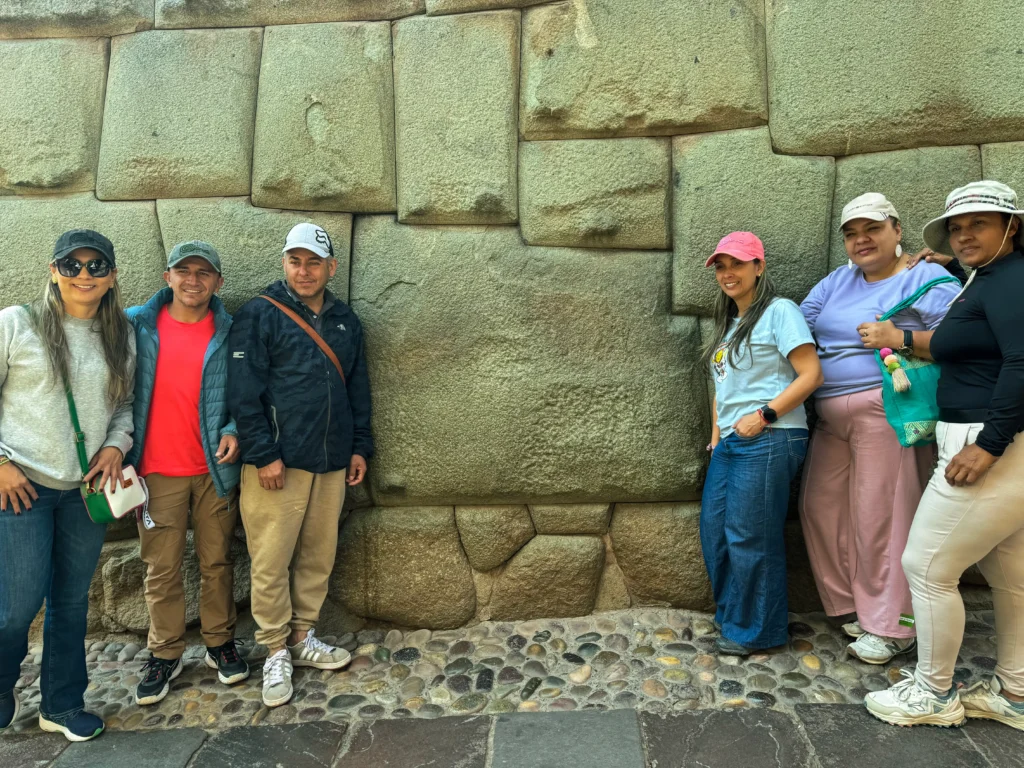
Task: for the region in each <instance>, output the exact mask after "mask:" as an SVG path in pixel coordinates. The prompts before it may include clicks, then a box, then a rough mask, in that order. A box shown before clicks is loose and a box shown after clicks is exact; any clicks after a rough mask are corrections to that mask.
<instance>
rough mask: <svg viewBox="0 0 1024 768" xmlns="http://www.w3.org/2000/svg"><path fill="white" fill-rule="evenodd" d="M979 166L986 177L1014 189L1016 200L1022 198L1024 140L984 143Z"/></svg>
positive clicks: (1023, 194) (1023, 190)
mask: <svg viewBox="0 0 1024 768" xmlns="http://www.w3.org/2000/svg"><path fill="white" fill-rule="evenodd" d="M981 166H982V172H983V175H984V177H985V178H986V179H995V180H996V181H1001V182H1003V184H1008V185H1009V186H1011V187H1013V189H1014V190H1016V192H1017V202H1018V203H1020V202H1021V201H1022V200H1024V141H1011V142H1006V143H1005V144H986V145H985V146H983V147H982V148H981ZM948 191H949V192H952V191H953V188H952V187H950V189H949V190H948ZM1017 207H1018V208H1020V207H1021V206H1020V205H1018V206H1017ZM941 210H942V209H941V208H940V209H939V212H941ZM939 212H937V213H936V214H935V215H936V216H937V215H938V214H939Z"/></svg>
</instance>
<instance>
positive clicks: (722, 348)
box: [711, 341, 729, 384]
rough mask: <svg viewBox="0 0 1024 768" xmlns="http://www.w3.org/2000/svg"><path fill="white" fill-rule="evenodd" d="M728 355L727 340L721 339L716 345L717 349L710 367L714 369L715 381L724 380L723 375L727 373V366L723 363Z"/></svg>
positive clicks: (720, 381)
mask: <svg viewBox="0 0 1024 768" xmlns="http://www.w3.org/2000/svg"><path fill="white" fill-rule="evenodd" d="M728 355H729V342H727V341H723V342H722V343H721V344H719V345H718V349H717V350H715V356H714V357H713V358H712V359H711V360H712V367H713V368H714V369H715V381H717V382H718V383H719V384H721V383H722V382H723V381H725V377H726V376H728V375H729V366H727V365H726V364H725V359H726V357H728Z"/></svg>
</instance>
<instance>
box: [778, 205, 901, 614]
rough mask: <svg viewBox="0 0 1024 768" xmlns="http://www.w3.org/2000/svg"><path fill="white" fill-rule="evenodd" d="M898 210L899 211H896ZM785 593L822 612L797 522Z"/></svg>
mask: <svg viewBox="0 0 1024 768" xmlns="http://www.w3.org/2000/svg"><path fill="white" fill-rule="evenodd" d="M897 210H899V209H897ZM785 536H786V591H787V594H788V600H789V610H790V611H792V612H793V613H810V612H813V611H821V610H824V608H822V605H821V597H820V596H819V595H818V585H817V583H816V582H815V581H814V572H813V571H812V570H811V558H810V556H809V555H808V554H807V543H806V541H805V540H804V532H803V529H802V528H801V527H800V521H799V520H787V521H786V531H785Z"/></svg>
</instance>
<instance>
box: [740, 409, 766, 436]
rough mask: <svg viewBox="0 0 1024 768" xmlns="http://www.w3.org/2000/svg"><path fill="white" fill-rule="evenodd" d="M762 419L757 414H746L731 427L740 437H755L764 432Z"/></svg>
mask: <svg viewBox="0 0 1024 768" xmlns="http://www.w3.org/2000/svg"><path fill="white" fill-rule="evenodd" d="M764 426H765V425H764V419H762V418H761V414H759V413H748V414H747V415H746V416H744V417H743V418H742V419H740V420H739V421H737V422H736V423H735V424H733V425H732V428H733V429H734V430H735V431H736V434H737V435H739V436H740V437H757V436H758V435H760V434H761V432H763V431H764Z"/></svg>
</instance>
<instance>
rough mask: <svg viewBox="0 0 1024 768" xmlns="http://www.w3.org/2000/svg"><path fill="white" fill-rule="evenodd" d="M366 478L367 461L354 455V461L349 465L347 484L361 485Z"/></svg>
mask: <svg viewBox="0 0 1024 768" xmlns="http://www.w3.org/2000/svg"><path fill="white" fill-rule="evenodd" d="M364 477H366V459H364V458H363V457H362V456H360V455H358V454H354V455H353V456H352V461H350V462H349V463H348V476H347V477H346V478H345V482H346V483H348V484H349V485H359V484H360V483H361V482H363V478H364Z"/></svg>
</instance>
